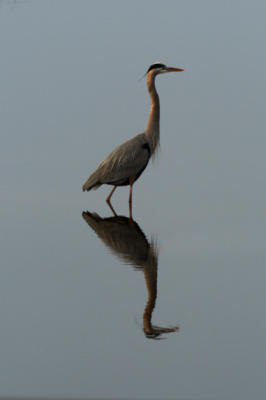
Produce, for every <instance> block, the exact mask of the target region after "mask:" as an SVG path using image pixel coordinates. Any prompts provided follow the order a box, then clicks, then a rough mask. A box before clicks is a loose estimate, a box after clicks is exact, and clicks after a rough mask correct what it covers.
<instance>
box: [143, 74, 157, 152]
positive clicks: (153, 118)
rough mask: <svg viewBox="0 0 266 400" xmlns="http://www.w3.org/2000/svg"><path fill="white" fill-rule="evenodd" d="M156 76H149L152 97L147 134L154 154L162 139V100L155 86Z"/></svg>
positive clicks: (148, 83)
mask: <svg viewBox="0 0 266 400" xmlns="http://www.w3.org/2000/svg"><path fill="white" fill-rule="evenodd" d="M155 76H156V74H154V73H149V74H148V77H147V88H148V92H149V95H150V98H151V109H150V115H149V119H148V124H147V128H146V130H145V135H146V136H147V139H148V142H149V145H150V148H151V154H154V152H155V150H156V147H157V146H158V144H159V140H160V101H159V96H158V93H157V91H156V87H155Z"/></svg>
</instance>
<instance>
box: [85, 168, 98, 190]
mask: <svg viewBox="0 0 266 400" xmlns="http://www.w3.org/2000/svg"><path fill="white" fill-rule="evenodd" d="M96 172H97V171H95V172H94V173H93V174H92V175H91V176H90V177H89V179H88V180H87V181H86V182H85V183H84V185H83V186H82V190H83V192H85V190H86V191H87V192H88V191H89V190H91V189H98V187H99V186H101V183H100V182H99V176H98V173H96Z"/></svg>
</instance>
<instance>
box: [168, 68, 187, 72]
mask: <svg viewBox="0 0 266 400" xmlns="http://www.w3.org/2000/svg"><path fill="white" fill-rule="evenodd" d="M182 71H184V69H183V68H173V67H167V69H166V71H165V72H182Z"/></svg>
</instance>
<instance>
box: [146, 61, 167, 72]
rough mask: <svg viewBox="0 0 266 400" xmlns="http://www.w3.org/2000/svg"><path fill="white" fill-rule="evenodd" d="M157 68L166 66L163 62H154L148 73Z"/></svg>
mask: <svg viewBox="0 0 266 400" xmlns="http://www.w3.org/2000/svg"><path fill="white" fill-rule="evenodd" d="M157 68H165V65H164V64H161V63H155V64H152V65H151V66H150V68H149V69H148V71H147V73H148V72H150V71H151V70H152V69H157Z"/></svg>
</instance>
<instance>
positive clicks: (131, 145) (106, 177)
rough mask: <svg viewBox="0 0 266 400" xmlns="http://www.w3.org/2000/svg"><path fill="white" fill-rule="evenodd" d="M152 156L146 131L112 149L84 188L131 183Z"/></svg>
mask: <svg viewBox="0 0 266 400" xmlns="http://www.w3.org/2000/svg"><path fill="white" fill-rule="evenodd" d="M150 156H151V150H150V145H149V142H148V140H147V138H146V135H145V134H144V133H140V134H139V135H137V136H135V137H133V138H132V139H130V140H128V141H127V142H125V143H123V144H121V145H120V146H118V147H117V148H116V149H114V150H113V151H112V153H110V154H109V156H107V157H106V158H105V159H104V160H103V161H102V162H101V164H100V165H99V166H98V168H97V169H96V171H95V172H93V174H92V175H91V176H90V177H89V179H88V180H87V181H86V183H85V184H84V185H83V190H90V189H92V188H95V189H97V188H98V187H99V186H101V185H103V184H107V185H113V186H125V185H129V184H130V182H129V180H130V178H131V177H135V181H136V179H138V178H139V176H140V175H141V173H142V172H143V171H144V169H145V168H146V166H147V164H148V162H149V159H150Z"/></svg>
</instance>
